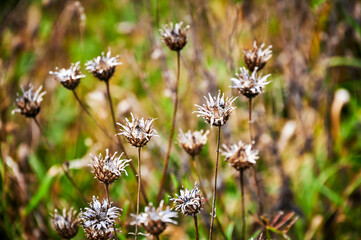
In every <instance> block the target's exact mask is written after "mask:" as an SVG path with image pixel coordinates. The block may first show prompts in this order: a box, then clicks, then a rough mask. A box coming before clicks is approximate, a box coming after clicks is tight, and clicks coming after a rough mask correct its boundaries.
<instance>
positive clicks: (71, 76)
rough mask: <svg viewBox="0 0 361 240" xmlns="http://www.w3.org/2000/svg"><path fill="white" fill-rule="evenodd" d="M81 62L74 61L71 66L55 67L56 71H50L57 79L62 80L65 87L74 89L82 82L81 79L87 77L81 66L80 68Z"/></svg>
mask: <svg viewBox="0 0 361 240" xmlns="http://www.w3.org/2000/svg"><path fill="white" fill-rule="evenodd" d="M79 65H80V62H77V63H75V64H74V63H72V64H71V66H70V68H68V69H65V68H62V69H60V70H59V69H58V68H55V70H56V71H55V72H53V71H50V72H49V74H51V75H53V76H54V78H55V80H57V81H58V82H60V83H61V84H62V85H63V86H64V87H65V88H67V89H69V90H74V89H75V88H76V87H77V86H78V85H79V83H80V79H82V78H83V77H85V75H83V74H82V73H81V72H80V70H79V68H80V66H79Z"/></svg>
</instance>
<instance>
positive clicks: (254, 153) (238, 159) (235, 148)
mask: <svg viewBox="0 0 361 240" xmlns="http://www.w3.org/2000/svg"><path fill="white" fill-rule="evenodd" d="M221 152H222V154H223V155H224V156H225V157H226V159H225V160H226V161H227V162H228V163H229V164H230V165H231V166H232V167H234V168H235V169H236V170H237V171H240V170H245V169H247V168H249V167H251V166H253V165H255V164H256V160H257V159H258V158H259V157H258V150H254V149H252V145H251V144H245V143H243V142H242V141H239V142H238V144H233V145H230V146H227V145H225V144H223V149H222V150H221Z"/></svg>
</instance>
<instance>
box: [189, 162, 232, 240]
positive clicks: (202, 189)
mask: <svg viewBox="0 0 361 240" xmlns="http://www.w3.org/2000/svg"><path fill="white" fill-rule="evenodd" d="M192 165H193V168H194V170H195V172H196V174H197V181H198V183H199V187H200V189H201V191H202V193H203V196H204V198H205V199H206V204H207V207H209V209H212V206H211V204H210V203H209V201H208V196H207V192H206V190H205V188H204V186H203V183H202V181H201V175H200V174H199V172H198V167H197V162H196V160H195V156H192ZM216 223H217V225H218V229H219V231H220V232H221V235H222V237H223V239H227V237H226V234H225V232H224V230H223V227H222V224H221V222H220V221H219V219H218V217H217V215H216Z"/></svg>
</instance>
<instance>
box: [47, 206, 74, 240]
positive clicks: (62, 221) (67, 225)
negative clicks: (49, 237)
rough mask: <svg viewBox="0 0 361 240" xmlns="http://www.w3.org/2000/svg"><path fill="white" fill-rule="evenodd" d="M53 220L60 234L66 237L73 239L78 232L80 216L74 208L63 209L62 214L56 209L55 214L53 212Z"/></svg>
mask: <svg viewBox="0 0 361 240" xmlns="http://www.w3.org/2000/svg"><path fill="white" fill-rule="evenodd" d="M51 222H52V223H53V227H54V229H55V230H56V232H57V233H58V234H59V236H60V237H62V238H64V239H71V238H73V237H74V236H75V235H76V234H77V233H78V229H79V218H78V214H77V213H76V211H75V210H73V209H70V210H69V211H67V210H66V209H63V214H62V215H61V214H59V213H58V211H57V210H56V209H55V211H54V214H52V218H51Z"/></svg>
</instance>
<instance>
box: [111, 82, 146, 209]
mask: <svg viewBox="0 0 361 240" xmlns="http://www.w3.org/2000/svg"><path fill="white" fill-rule="evenodd" d="M105 83H106V86H107V96H108V102H109V106H110V112H111V114H112V119H113V125H114V129H115V132H117V123H116V120H115V114H114V108H113V103H112V98H111V95H110V89H109V81H106V82H105ZM116 136H117V140H118V146H119V148H120V150H121V151H122V152H124V155H125V157H126V158H128V154H127V153H126V151H125V148H124V145H123V143H122V141H121V140H120V137H119V135H116ZM129 166H130V168H131V169H132V172H133V173H134V175H135V176H137V175H138V174H137V171H136V170H135V167H134V165H133V163H132V162H130V163H129ZM141 191H142V195H143V199H144V201H145V202H146V203H147V204H148V198H147V195H146V193H145V190H144V189H143V187H142V188H141Z"/></svg>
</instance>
